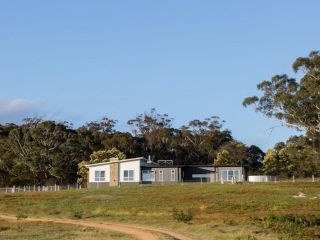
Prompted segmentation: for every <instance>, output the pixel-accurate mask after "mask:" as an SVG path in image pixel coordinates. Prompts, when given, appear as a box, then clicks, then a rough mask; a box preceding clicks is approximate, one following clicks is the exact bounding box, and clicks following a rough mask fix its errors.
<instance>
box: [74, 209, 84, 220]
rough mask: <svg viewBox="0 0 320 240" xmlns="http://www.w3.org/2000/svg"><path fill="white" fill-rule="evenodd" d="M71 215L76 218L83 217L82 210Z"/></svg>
mask: <svg viewBox="0 0 320 240" xmlns="http://www.w3.org/2000/svg"><path fill="white" fill-rule="evenodd" d="M73 217H74V218H76V219H81V218H82V217H83V212H82V211H76V212H74V213H73Z"/></svg>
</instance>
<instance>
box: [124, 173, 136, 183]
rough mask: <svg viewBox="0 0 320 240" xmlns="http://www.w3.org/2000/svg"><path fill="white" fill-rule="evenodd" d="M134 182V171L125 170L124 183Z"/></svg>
mask: <svg viewBox="0 0 320 240" xmlns="http://www.w3.org/2000/svg"><path fill="white" fill-rule="evenodd" d="M133 180H134V170H124V171H123V181H128V182H129V181H133Z"/></svg>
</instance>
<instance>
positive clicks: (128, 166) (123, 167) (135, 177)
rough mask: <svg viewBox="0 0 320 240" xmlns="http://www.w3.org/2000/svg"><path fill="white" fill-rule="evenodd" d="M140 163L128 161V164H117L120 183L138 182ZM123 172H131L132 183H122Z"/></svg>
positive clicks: (138, 161)
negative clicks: (132, 173)
mask: <svg viewBox="0 0 320 240" xmlns="http://www.w3.org/2000/svg"><path fill="white" fill-rule="evenodd" d="M140 162H141V160H137V161H128V162H121V161H120V162H119V171H120V182H140V165H141V164H140ZM124 170H133V171H134V175H133V181H124V180H123V171H124Z"/></svg>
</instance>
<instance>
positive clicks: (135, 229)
mask: <svg viewBox="0 0 320 240" xmlns="http://www.w3.org/2000/svg"><path fill="white" fill-rule="evenodd" d="M0 218H3V219H10V220H16V219H17V218H16V217H15V216H12V215H0ZM24 221H29V222H52V223H63V224H72V225H79V226H85V227H92V228H100V229H105V230H110V231H114V232H120V233H123V234H127V235H130V236H133V237H135V238H137V239H139V240H159V237H158V236H157V234H155V233H160V234H163V235H167V236H169V237H172V238H174V239H175V240H192V239H191V238H189V237H186V236H183V235H181V234H179V233H175V232H171V231H168V230H162V229H155V228H149V227H142V226H134V225H126V224H117V223H108V222H101V223H97V222H90V221H85V220H73V219H59V218H32V217H31V218H29V217H28V218H26V219H24Z"/></svg>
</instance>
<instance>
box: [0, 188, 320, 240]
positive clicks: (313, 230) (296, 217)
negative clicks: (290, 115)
mask: <svg viewBox="0 0 320 240" xmlns="http://www.w3.org/2000/svg"><path fill="white" fill-rule="evenodd" d="M299 192H303V193H304V194H306V197H305V198H294V197H293V196H294V195H298V193H299ZM319 194H320V182H315V183H311V182H309V183H303V182H299V183H295V184H293V183H277V184H273V183H272V184H234V185H227V184H225V185H218V184H204V185H199V184H184V185H163V186H161V185H143V186H123V187H121V188H117V187H116V188H107V189H99V190H91V189H83V190H70V191H60V192H41V193H14V194H4V193H3V194H0V213H1V214H14V215H16V216H24V217H26V216H37V217H54V218H73V219H85V220H90V221H97V222H101V221H107V222H118V223H130V224H135V225H146V226H152V227H157V228H164V229H171V230H174V231H176V232H180V233H183V234H185V235H187V236H189V237H191V238H192V239H195V240H209V239H210V240H211V239H219V240H224V239H225V240H229V239H231V240H255V239H261V240H268V239H320V195H319ZM174 209H177V210H178V211H179V212H180V213H182V214H184V215H186V216H192V219H188V220H186V221H185V222H183V221H178V220H177V218H174V217H173V212H174ZM1 224H2V225H3V224H4V225H5V224H6V223H3V222H1ZM17 224H18V223H17ZM48 227H49V225H47V224H41V225H39V226H37V225H33V224H30V228H31V229H34V230H36V229H40V232H41V231H43V232H44V234H43V236H46V235H45V232H46V230H45V229H46V228H48ZM50 229H52V230H54V231H53V232H55V234H59V232H62V233H64V234H66V235H65V236H68V234H71V235H72V234H73V235H75V236H79V238H78V237H77V238H76V239H82V238H80V237H81V236H83V239H102V238H100V231H98V230H88V231H82V230H81V227H79V228H77V227H75V226H72V227H68V226H60V225H57V226H56V225H55V226H54V227H52V228H51V227H50ZM92 231H93V232H94V234H95V236H94V237H95V238H91V237H87V236H88V234H92ZM20 233H21V232H20ZM3 234H7V236H10V234H11V235H12V236H18V235H14V234H19V227H18V226H15V225H13V227H11V225H10V228H9V229H6V228H0V236H4V235H3ZM8 234H9V235H8ZM26 234H27V233H26ZM107 234H110V237H109V238H103V239H128V238H126V236H116V235H112V233H107ZM50 237H51V236H48V238H46V237H43V238H39V239H53V238H50ZM112 237H113V238H112ZM59 238H60V239H64V238H63V237H59ZM6 239H10V238H6ZM11 239H15V238H11ZM16 239H18V238H16ZM21 239H29V238H27V237H23V238H21ZM30 239H31V238H30ZM33 239H34V238H33ZM65 239H72V238H70V237H69V238H68V237H67V238H65Z"/></svg>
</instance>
